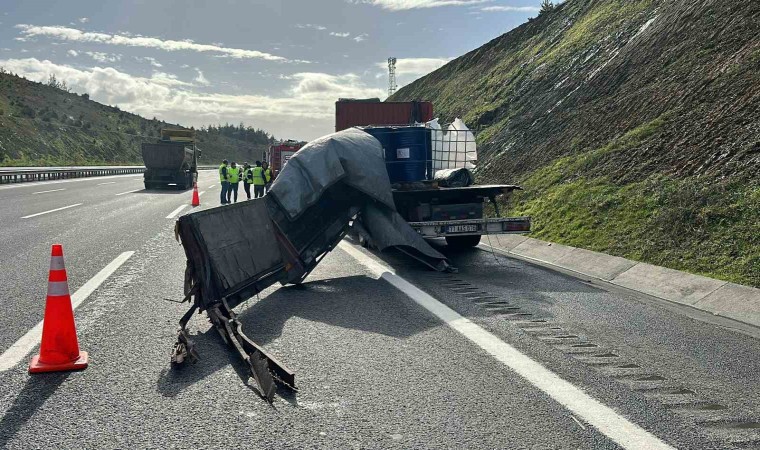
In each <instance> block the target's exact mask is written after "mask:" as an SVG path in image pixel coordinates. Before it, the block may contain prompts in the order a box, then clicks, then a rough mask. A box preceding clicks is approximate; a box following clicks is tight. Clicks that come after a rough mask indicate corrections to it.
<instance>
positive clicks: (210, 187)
mask: <svg viewBox="0 0 760 450" xmlns="http://www.w3.org/2000/svg"><path fill="white" fill-rule="evenodd" d="M214 186H216V185H215V184H212V185H211V186H209V187H208V189H213V188H214Z"/></svg>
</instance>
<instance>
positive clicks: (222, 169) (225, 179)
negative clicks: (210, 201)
mask: <svg viewBox="0 0 760 450" xmlns="http://www.w3.org/2000/svg"><path fill="white" fill-rule="evenodd" d="M227 163H228V162H227V160H226V159H225V160H224V161H222V165H221V166H219V181H221V183H222V193H221V194H220V195H219V199H220V200H221V202H222V205H226V204H227V203H228V202H229V200H227V193H228V191H229V189H230V178H229V173H227Z"/></svg>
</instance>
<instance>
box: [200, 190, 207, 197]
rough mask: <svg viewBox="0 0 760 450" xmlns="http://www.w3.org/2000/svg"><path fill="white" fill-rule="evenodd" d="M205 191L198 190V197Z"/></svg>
mask: <svg viewBox="0 0 760 450" xmlns="http://www.w3.org/2000/svg"><path fill="white" fill-rule="evenodd" d="M205 193H206V191H200V192H198V197H200V196H201V195H203V194H205Z"/></svg>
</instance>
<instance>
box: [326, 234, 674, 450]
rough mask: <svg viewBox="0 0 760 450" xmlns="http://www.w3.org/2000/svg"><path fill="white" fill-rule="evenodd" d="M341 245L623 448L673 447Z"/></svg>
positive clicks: (383, 266) (390, 271) (381, 265)
mask: <svg viewBox="0 0 760 450" xmlns="http://www.w3.org/2000/svg"><path fill="white" fill-rule="evenodd" d="M339 246H340V247H341V248H342V249H343V250H344V251H346V253H348V254H349V255H350V256H352V257H353V258H354V259H356V261H357V262H359V263H360V264H362V265H363V266H365V267H366V268H367V269H368V270H369V271H370V272H372V273H373V274H375V275H376V276H378V277H379V278H382V279H384V280H385V281H387V282H388V283H390V284H391V285H392V286H393V287H395V288H396V289H398V290H400V291H401V292H403V293H404V294H406V295H407V296H408V297H409V298H411V299H412V300H414V302H415V303H417V304H418V305H420V306H422V307H423V308H425V309H427V310H428V311H429V312H431V313H432V314H433V315H434V316H436V317H438V318H439V319H441V320H442V321H443V322H444V323H445V324H446V325H448V326H449V327H450V328H452V329H453V330H454V331H456V332H458V333H460V334H461V335H463V336H464V337H466V338H467V339H469V340H470V341H472V342H473V343H474V344H475V345H477V346H478V347H480V348H482V349H483V350H485V351H486V352H488V353H489V354H491V356H493V357H494V358H495V359H497V360H498V361H499V362H501V363H503V364H504V365H505V366H507V367H509V368H510V369H512V370H513V371H514V372H516V373H517V374H518V375H520V376H521V377H522V378H524V379H525V380H527V381H528V382H529V383H531V384H532V385H533V386H536V387H537V388H538V389H540V390H542V391H543V392H544V393H546V394H547V395H549V396H550V397H551V398H553V399H554V400H555V401H557V402H558V403H560V404H561V405H562V406H564V407H565V408H567V409H568V410H570V411H571V412H573V413H574V414H576V415H578V416H579V417H581V418H582V419H583V420H584V421H586V422H587V423H588V424H590V425H591V426H593V427H595V428H596V429H597V430H599V431H600V432H601V433H603V434H604V435H605V436H607V437H608V438H610V439H612V440H613V441H614V442H615V443H617V444H618V445H620V446H621V447H623V448H626V449H672V448H673V447H671V446H670V445H668V444H666V443H665V442H663V441H661V440H660V439H659V438H658V437H657V436H655V435H653V434H651V433H650V432H648V431H646V430H644V429H643V428H641V427H639V426H638V425H636V424H635V423H633V422H630V421H629V420H628V419H626V418H625V417H623V416H621V415H620V414H618V413H617V412H615V411H614V410H613V409H612V408H610V407H609V406H606V405H604V404H602V403H601V402H599V401H598V400H596V399H594V398H593V397H591V396H590V395H588V394H586V393H585V392H583V390H581V389H580V388H578V387H577V386H575V385H573V384H572V383H570V382H568V381H565V380H564V379H562V378H560V377H559V376H558V375H557V374H555V373H554V372H552V371H550V370H549V369H547V368H546V367H544V366H542V365H541V364H540V363H538V362H537V361H534V360H532V359H531V358H530V357H528V356H527V355H525V354H523V353H520V351H519V350H517V349H516V348H514V347H512V346H511V345H509V344H507V343H506V342H504V341H502V340H501V339H499V338H498V337H497V336H496V335H494V334H493V333H491V332H489V331H486V330H485V329H483V328H481V327H480V326H479V325H477V324H475V323H473V322H472V321H470V320H469V319H467V318H465V317H462V316H461V315H459V313H457V312H456V311H454V310H453V309H451V308H449V307H448V306H446V305H444V304H443V303H441V302H439V301H438V300H436V299H435V298H433V297H431V296H430V295H428V294H427V293H426V292H424V291H422V290H421V289H419V288H417V287H416V286H414V285H413V284H411V283H410V282H408V281H406V280H405V279H403V278H401V277H400V276H398V275H396V273H395V272H394V270H393V269H392V268H391V267H389V266H387V265H386V264H384V263H382V262H381V261H377V260H375V259H374V258H371V257H369V256H367V255H366V254H364V253H363V252H362V251H360V250H358V249H357V248H356V247H354V246H353V245H351V244H349V243H347V242H345V241H343V242H341V243H340V244H339Z"/></svg>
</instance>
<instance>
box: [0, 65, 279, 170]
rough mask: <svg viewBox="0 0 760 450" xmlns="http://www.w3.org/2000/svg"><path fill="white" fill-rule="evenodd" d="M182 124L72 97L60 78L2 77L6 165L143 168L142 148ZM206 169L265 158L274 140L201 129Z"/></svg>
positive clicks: (1, 150) (249, 131) (0, 146)
mask: <svg viewBox="0 0 760 450" xmlns="http://www.w3.org/2000/svg"><path fill="white" fill-rule="evenodd" d="M177 127H179V128H183V127H181V126H180V125H177V124H170V123H167V122H163V121H159V120H156V119H155V118H154V119H153V120H150V119H145V118H143V117H140V116H138V115H136V114H131V113H129V112H126V111H122V110H120V109H119V108H118V107H112V106H106V105H102V104H100V103H97V102H94V101H92V100H90V99H89V96H88V95H87V94H82V95H77V94H74V93H71V92H68V91H67V89H66V86H65V85H64V84H62V83H60V82H58V81H57V80H55V79H54V78H51V80H50V81H49V82H48V83H36V82H34V81H30V80H27V79H25V78H21V77H18V76H15V75H12V74H9V73H5V72H4V71H2V72H0V165H2V166H11V165H12V166H72V165H110V164H135V165H142V156H141V150H140V144H141V143H143V142H155V141H156V140H157V139H158V138H159V133H160V130H161V129H162V128H177ZM197 138H198V147H199V148H200V149H202V151H203V155H202V158H201V161H200V164H203V165H215V164H218V163H219V162H220V161H221V160H222V159H224V158H227V159H230V160H236V161H239V162H242V161H255V160H257V159H261V157H262V153H263V152H264V151H265V150H266V149H267V147H268V145H269V143H270V142H273V141H274V138H273V137H272V136H270V135H269V134H267V133H266V132H264V131H262V130H255V129H253V128H250V127H244V126H243V125H242V124H240V125H238V126H234V125H222V126H218V127H204V128H203V129H202V130H197Z"/></svg>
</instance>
